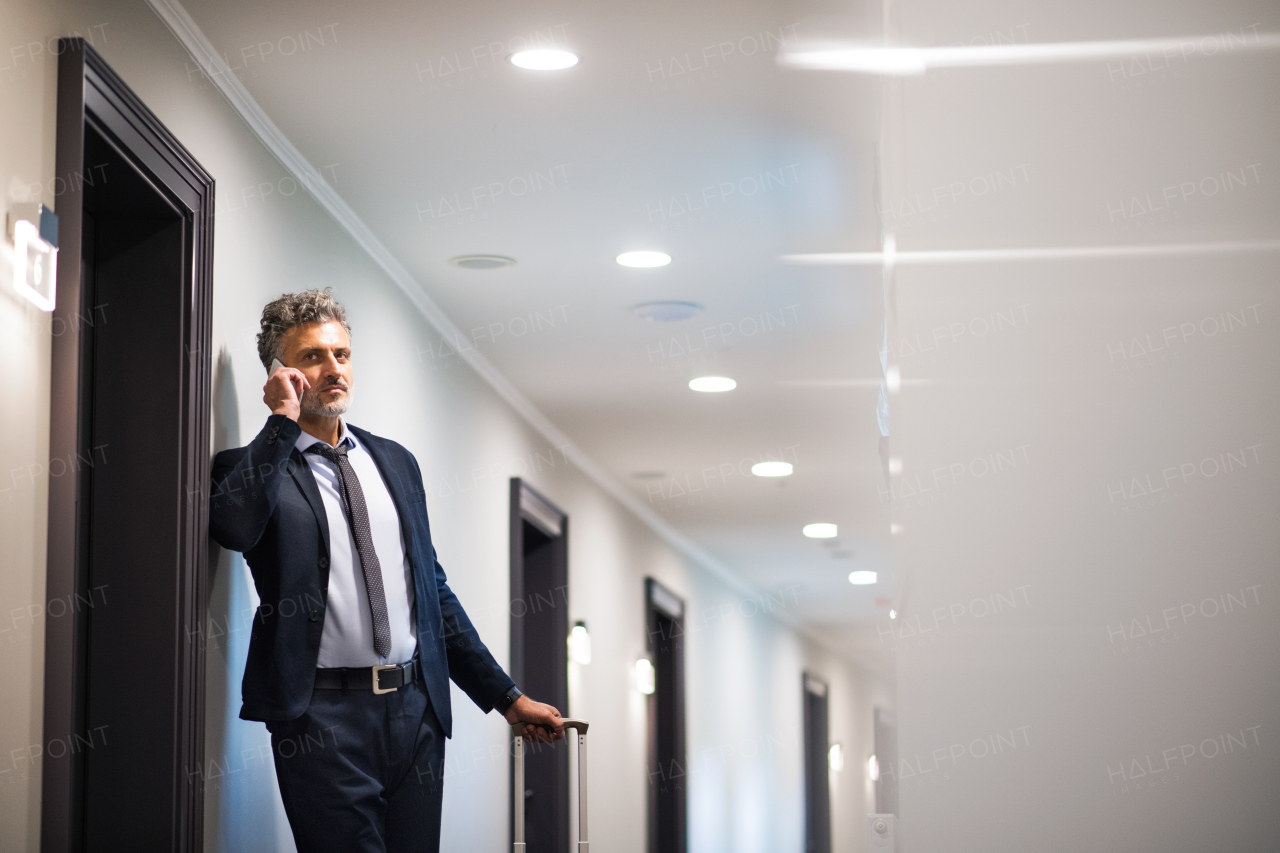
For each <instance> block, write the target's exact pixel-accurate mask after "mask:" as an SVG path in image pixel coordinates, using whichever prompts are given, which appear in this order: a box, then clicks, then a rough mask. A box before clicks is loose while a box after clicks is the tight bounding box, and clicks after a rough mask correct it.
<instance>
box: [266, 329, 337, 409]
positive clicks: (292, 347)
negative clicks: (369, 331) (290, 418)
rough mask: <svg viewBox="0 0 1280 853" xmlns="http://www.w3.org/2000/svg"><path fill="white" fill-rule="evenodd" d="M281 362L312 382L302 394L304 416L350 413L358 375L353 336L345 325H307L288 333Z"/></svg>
mask: <svg viewBox="0 0 1280 853" xmlns="http://www.w3.org/2000/svg"><path fill="white" fill-rule="evenodd" d="M281 361H283V362H284V365H285V367H292V368H294V369H296V370H300V371H301V372H302V374H303V375H304V376H306V377H307V381H308V382H310V383H311V387H310V388H308V389H307V390H306V391H305V392H303V395H302V404H301V409H302V411H303V413H304V414H308V415H319V416H321V417H326V418H333V417H337V416H338V415H341V414H344V413H346V411H347V407H348V406H350V405H351V390H352V386H353V385H354V384H355V376H354V374H353V373H352V370H351V337H350V336H349V335H348V334H347V330H346V329H344V328H342V324H341V323H339V322H338V321H337V320H330V321H328V322H326V323H307V324H304V325H302V326H295V327H293V328H292V329H290V330H289V331H287V332H285V335H284V358H282V359H281Z"/></svg>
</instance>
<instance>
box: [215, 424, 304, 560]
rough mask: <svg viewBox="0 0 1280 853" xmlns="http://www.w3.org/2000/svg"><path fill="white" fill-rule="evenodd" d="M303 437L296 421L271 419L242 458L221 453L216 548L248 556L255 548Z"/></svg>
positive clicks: (217, 466)
mask: <svg viewBox="0 0 1280 853" xmlns="http://www.w3.org/2000/svg"><path fill="white" fill-rule="evenodd" d="M301 434H302V428H301V427H300V426H298V424H297V422H296V421H293V420H290V419H289V418H288V417H286V416H285V415H272V416H271V417H269V418H267V422H266V424H265V425H264V426H263V427H262V431H261V432H259V433H258V434H257V436H255V437H254V439H253V441H251V442H249V445H248V446H247V447H244V448H241V452H238V453H237V452H233V451H223V452H222V453H219V454H218V455H217V457H215V458H214V460H213V475H212V477H211V478H210V479H211V482H212V486H211V489H212V491H211V494H210V496H209V535H210V536H211V537H213V540H214V541H215V542H217V543H218V544H219V545H221V546H222V547H224V548H228V549H230V550H232V551H248V550H250V549H251V548H253V546H254V545H256V544H257V543H258V539H259V538H261V536H262V531H263V530H265V529H266V526H267V522H268V521H269V520H270V518H271V514H272V513H273V512H275V508H276V502H277V500H278V499H279V495H280V483H281V478H282V477H284V476H285V474H286V473H287V472H288V465H289V456H290V454H292V453H293V446H294V443H295V442H296V441H297V440H298V436H300V435H301Z"/></svg>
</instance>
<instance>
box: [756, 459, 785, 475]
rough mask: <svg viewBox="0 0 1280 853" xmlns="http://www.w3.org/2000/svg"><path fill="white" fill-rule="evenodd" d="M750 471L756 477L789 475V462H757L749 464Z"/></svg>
mask: <svg viewBox="0 0 1280 853" xmlns="http://www.w3.org/2000/svg"><path fill="white" fill-rule="evenodd" d="M751 473H752V474H755V475H756V476H757V477H790V476H791V463H790V462H757V463H756V464H754V465H752V466H751Z"/></svg>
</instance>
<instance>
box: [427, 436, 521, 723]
mask: <svg viewBox="0 0 1280 853" xmlns="http://www.w3.org/2000/svg"><path fill="white" fill-rule="evenodd" d="M406 452H408V451H406ZM409 458H410V459H413V470H414V473H415V474H416V475H417V478H418V482H417V483H416V484H415V486H416V488H417V489H418V492H419V494H422V493H423V492H424V491H425V490H424V489H423V487H422V469H420V468H419V467H418V460H417V459H414V458H413V454H412V453H410V454H409ZM431 561H432V563H433V565H434V571H435V578H436V591H437V594H438V595H439V600H440V615H441V616H442V617H443V623H444V625H443V627H444V650H445V657H446V659H447V660H448V663H449V677H450V678H452V679H453V681H454V683H455V684H457V685H458V686H459V687H461V688H462V691H463V692H464V693H466V694H467V695H468V696H469V697H471V701H472V702H475V703H476V705H477V706H479V708H480V710H481V711H483V712H484V713H486V714H487V713H489V712H490V711H491V710H493V708H494V706H495V705H496V704H497V703H498V700H499V699H501V698H502V696H503V694H504V693H506V692H507V691H508V690H510V689H511V688H512V687H514V686H515V682H514V681H512V680H511V676H509V675H507V673H506V672H505V671H503V669H502V667H501V666H500V665H499V664H498V662H497V661H496V660H494V658H493V655H492V654H491V653H490V652H489V649H488V648H487V647H486V646H485V644H484V643H483V642H481V640H480V634H479V633H478V632H477V631H476V629H475V626H474V625H472V624H471V619H470V618H469V617H468V616H467V611H466V610H464V609H463V607H462V602H460V601H458V596H456V595H455V594H454V592H453V590H451V589H450V588H449V582H448V578H446V577H445V573H444V567H443V566H441V565H440V560H439V559H438V558H437V557H436V552H435V547H434V546H432V549H431Z"/></svg>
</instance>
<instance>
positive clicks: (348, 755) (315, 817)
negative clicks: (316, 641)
mask: <svg viewBox="0 0 1280 853" xmlns="http://www.w3.org/2000/svg"><path fill="white" fill-rule="evenodd" d="M267 729H268V730H269V731H270V732H271V746H272V752H273V753H274V755H275V765H276V777H277V779H278V780H279V782H280V796H281V797H282V798H283V800H284V810H285V813H286V814H287V815H288V816H289V825H290V827H291V828H292V829H293V838H294V841H295V842H296V843H297V845H298V853H330V851H332V853H356V851H359V853H408V851H414V853H438V851H439V849H440V797H441V794H442V792H443V776H444V773H443V770H444V733H443V732H442V731H441V729H440V723H439V722H438V721H437V720H436V715H435V711H433V710H432V708H431V703H430V701H429V700H428V699H427V694H426V691H425V690H424V689H423V688H422V685H421V679H419V680H417V681H415V682H414V683H412V684H409V685H406V686H404V687H401V688H400V689H399V690H397V691H396V692H394V693H385V694H382V695H376V694H374V693H373V692H372V691H371V690H369V689H368V688H365V689H364V690H355V689H352V690H348V691H347V692H346V693H344V692H343V691H341V690H315V691H313V692H312V694H311V704H310V705H309V706H307V710H306V713H304V714H303V715H302V716H301V717H299V718H298V719H296V720H290V721H288V722H283V723H281V722H273V723H268V724H267Z"/></svg>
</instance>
